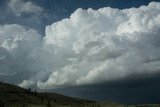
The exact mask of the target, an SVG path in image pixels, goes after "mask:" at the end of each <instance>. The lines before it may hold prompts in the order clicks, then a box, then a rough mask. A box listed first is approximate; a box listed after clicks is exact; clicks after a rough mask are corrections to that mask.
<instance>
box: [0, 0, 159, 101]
mask: <svg viewBox="0 0 160 107" xmlns="http://www.w3.org/2000/svg"><path fill="white" fill-rule="evenodd" d="M0 14H1V16H0V80H3V81H5V82H10V83H14V84H16V85H18V86H20V87H23V88H30V87H31V88H37V89H38V90H43V91H49V92H58V93H61V94H64V95H68V96H72V97H79V98H85V99H90V100H97V101H116V102H119V103H128V104H132V103H134V104H135V103H159V99H160V92H159V90H160V86H159V82H160V1H159V0H155V1H153V0H123V1H122V0H61V1H60V0H3V1H0Z"/></svg>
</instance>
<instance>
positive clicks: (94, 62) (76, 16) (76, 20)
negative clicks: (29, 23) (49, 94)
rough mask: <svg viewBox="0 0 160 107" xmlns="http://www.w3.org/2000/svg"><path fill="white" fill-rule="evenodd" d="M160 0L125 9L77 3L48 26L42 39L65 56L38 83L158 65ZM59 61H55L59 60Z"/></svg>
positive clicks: (103, 77) (102, 77)
mask: <svg viewBox="0 0 160 107" xmlns="http://www.w3.org/2000/svg"><path fill="white" fill-rule="evenodd" d="M159 42H160V3H156V2H152V3H150V4H149V5H148V6H141V7H139V8H130V9H124V10H118V9H112V8H109V7H106V8H101V9H98V10H93V9H88V10H84V9H77V10H76V11H75V12H74V13H73V14H72V15H71V16H70V18H67V19H63V20H62V21H59V22H56V23H53V24H52V25H49V26H47V27H46V37H45V44H46V45H50V47H54V49H53V55H54V56H58V57H63V60H61V61H66V60H68V61H69V62H68V63H66V64H65V65H64V67H62V68H61V69H57V70H56V71H53V73H52V74H51V75H50V76H49V78H48V80H47V81H45V82H41V81H39V82H38V87H40V88H42V89H45V88H56V87H58V86H66V85H67V86H68V85H83V84H93V83H98V82H105V81H108V80H117V79H121V78H125V77H127V76H129V75H132V74H139V73H140V74H143V73H144V74H145V73H155V72H159V71H160V60H159V59H160V44H159ZM57 63H59V61H58V62H57Z"/></svg>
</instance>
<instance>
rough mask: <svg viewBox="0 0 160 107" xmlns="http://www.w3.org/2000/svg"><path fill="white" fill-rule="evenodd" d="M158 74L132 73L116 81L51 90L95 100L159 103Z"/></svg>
mask: <svg viewBox="0 0 160 107" xmlns="http://www.w3.org/2000/svg"><path fill="white" fill-rule="evenodd" d="M159 82H160V74H159V73H157V74H153V75H150V74H146V75H145V76H144V75H143V74H142V75H134V76H133V75H132V76H131V77H128V78H125V79H123V80H118V81H110V82H106V83H100V84H93V85H84V86H76V87H68V88H63V89H55V90H54V91H53V92H58V93H61V94H65V95H69V96H72V97H80V98H87V99H92V100H96V101H113V102H118V103H125V104H144V103H145V104H148V103H149V104H156V103H159V99H160V97H159V95H160V92H159V90H160V86H159Z"/></svg>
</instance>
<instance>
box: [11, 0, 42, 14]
mask: <svg viewBox="0 0 160 107" xmlns="http://www.w3.org/2000/svg"><path fill="white" fill-rule="evenodd" d="M8 6H9V7H10V9H11V10H12V11H13V12H14V13H15V15H17V16H20V15H21V14H22V13H35V14H41V13H42V12H43V8H42V7H40V6H38V5H36V4H34V3H33V2H31V1H27V2H25V1H23V0H10V1H9V3H8Z"/></svg>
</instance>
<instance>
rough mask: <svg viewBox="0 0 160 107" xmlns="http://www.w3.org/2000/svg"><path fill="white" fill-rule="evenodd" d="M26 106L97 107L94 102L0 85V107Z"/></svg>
mask: <svg viewBox="0 0 160 107" xmlns="http://www.w3.org/2000/svg"><path fill="white" fill-rule="evenodd" d="M28 104H29V105H39V106H35V107H41V106H42V105H44V107H46V106H47V107H51V106H52V105H54V106H55V105H57V106H58V105H72V106H85V105H92V104H93V105H97V104H96V102H94V101H88V100H82V99H78V98H72V97H67V96H63V95H60V94H56V93H47V92H44V93H42V92H41V93H38V92H33V91H31V90H26V89H23V88H20V87H18V86H15V85H12V84H8V83H0V107H3V106H4V105H6V106H7V105H8V106H7V107H10V106H13V105H16V106H15V107H17V106H18V107H21V106H24V107H26V106H25V105H28ZM40 105H41V106H40ZM6 106H5V107H6ZM42 107H43V106H42Z"/></svg>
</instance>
